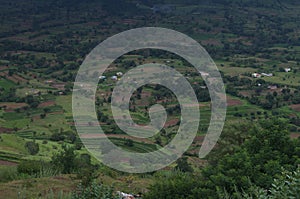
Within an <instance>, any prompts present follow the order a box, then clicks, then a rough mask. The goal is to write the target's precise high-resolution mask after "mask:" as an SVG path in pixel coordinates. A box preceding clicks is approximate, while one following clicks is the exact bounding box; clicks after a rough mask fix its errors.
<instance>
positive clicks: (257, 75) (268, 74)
mask: <svg viewBox="0 0 300 199" xmlns="http://www.w3.org/2000/svg"><path fill="white" fill-rule="evenodd" d="M291 70H292V69H291V68H284V71H285V72H287V73H288V72H291ZM262 76H264V77H273V73H252V77H254V78H261V77H262Z"/></svg>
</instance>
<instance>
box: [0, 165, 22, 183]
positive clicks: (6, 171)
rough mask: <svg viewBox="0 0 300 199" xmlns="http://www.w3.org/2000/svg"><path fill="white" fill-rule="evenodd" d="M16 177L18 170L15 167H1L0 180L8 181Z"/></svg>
mask: <svg viewBox="0 0 300 199" xmlns="http://www.w3.org/2000/svg"><path fill="white" fill-rule="evenodd" d="M17 178H18V171H17V168H16V167H12V166H9V167H1V169H0V182H9V181H12V180H15V179H17Z"/></svg>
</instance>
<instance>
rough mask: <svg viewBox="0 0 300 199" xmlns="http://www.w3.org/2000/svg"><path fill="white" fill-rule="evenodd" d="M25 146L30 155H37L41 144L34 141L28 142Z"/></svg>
mask: <svg viewBox="0 0 300 199" xmlns="http://www.w3.org/2000/svg"><path fill="white" fill-rule="evenodd" d="M25 148H26V149H27V150H28V152H29V154H30V155H36V154H37V153H38V152H39V150H40V148H39V144H38V143H35V142H32V141H30V142H26V144H25Z"/></svg>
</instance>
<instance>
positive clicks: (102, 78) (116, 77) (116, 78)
mask: <svg viewBox="0 0 300 199" xmlns="http://www.w3.org/2000/svg"><path fill="white" fill-rule="evenodd" d="M122 76H123V73H122V72H117V73H116V75H113V76H111V77H110V79H111V80H114V81H118V80H119V78H120V77H122ZM99 79H100V80H106V76H104V75H102V76H100V77H99Z"/></svg>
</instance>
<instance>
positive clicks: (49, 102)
mask: <svg viewBox="0 0 300 199" xmlns="http://www.w3.org/2000/svg"><path fill="white" fill-rule="evenodd" d="M54 105H55V101H47V102H42V103H40V104H39V106H38V107H39V108H44V107H48V106H54Z"/></svg>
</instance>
